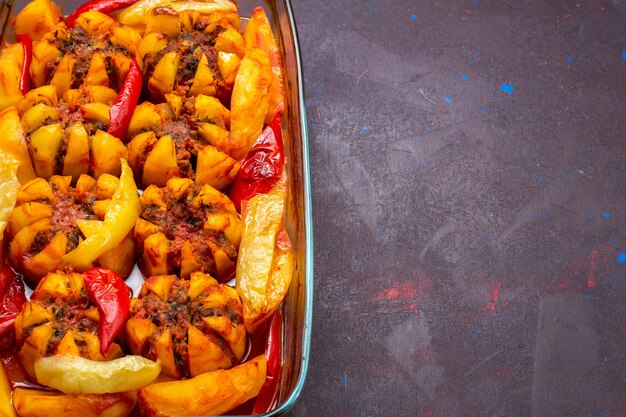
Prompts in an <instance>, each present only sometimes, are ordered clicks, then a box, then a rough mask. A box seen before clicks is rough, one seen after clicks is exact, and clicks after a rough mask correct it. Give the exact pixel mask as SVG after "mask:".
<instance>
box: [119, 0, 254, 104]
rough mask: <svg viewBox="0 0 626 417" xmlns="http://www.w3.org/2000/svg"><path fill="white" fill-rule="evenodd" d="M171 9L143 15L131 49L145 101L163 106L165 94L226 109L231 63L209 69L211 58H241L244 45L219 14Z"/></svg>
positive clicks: (160, 8) (233, 66) (235, 29)
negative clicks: (203, 98) (208, 100)
mask: <svg viewBox="0 0 626 417" xmlns="http://www.w3.org/2000/svg"><path fill="white" fill-rule="evenodd" d="M177 6H178V5H177V4H175V3H171V4H168V5H163V6H158V7H154V8H152V9H151V10H150V11H148V12H147V23H146V25H147V26H146V35H145V36H144V38H143V39H142V40H141V42H140V43H139V45H138V47H137V60H138V63H139V64H140V66H141V68H142V70H143V71H144V75H145V77H146V79H148V92H149V97H150V99H151V100H152V101H153V102H163V101H165V96H166V95H167V94H171V93H174V94H177V95H180V96H196V95H198V94H204V95H208V96H217V97H219V98H220V100H222V101H223V102H224V103H228V102H229V101H230V94H231V91H232V87H233V82H232V80H230V79H231V78H234V77H233V76H232V73H233V69H235V70H236V66H237V65H236V64H237V61H236V60H234V59H228V60H227V63H228V64H227V65H225V64H226V61H224V60H222V62H221V64H222V65H219V64H218V65H215V61H216V60H215V58H216V56H217V55H218V54H220V53H223V54H228V55H230V54H232V55H234V56H237V57H238V58H241V57H242V56H243V55H244V53H245V41H244V37H243V35H242V34H241V33H240V32H239V30H238V25H233V23H232V19H230V18H227V17H226V16H225V15H224V14H221V13H209V14H194V13H191V14H190V13H189V12H178V11H176V8H177ZM131 8H132V6H131ZM123 16H124V13H123V14H122V21H124V18H123ZM193 29H195V30H193ZM190 32H191V33H190ZM223 71H225V72H223Z"/></svg>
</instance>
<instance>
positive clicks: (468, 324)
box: [293, 0, 626, 417]
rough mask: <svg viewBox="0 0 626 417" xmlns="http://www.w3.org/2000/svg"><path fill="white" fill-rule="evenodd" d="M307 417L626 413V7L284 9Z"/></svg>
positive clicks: (302, 404) (491, 1)
mask: <svg viewBox="0 0 626 417" xmlns="http://www.w3.org/2000/svg"><path fill="white" fill-rule="evenodd" d="M293 7H294V11H295V17H296V22H297V27H298V31H299V37H300V44H301V47H302V55H303V56H302V58H303V62H304V77H305V85H306V104H307V110H308V117H309V128H310V143H311V149H310V155H311V160H312V171H311V176H312V182H313V211H314V227H315V272H316V274H315V280H316V281H315V309H314V327H313V344H312V352H311V362H310V369H309V375H308V379H307V383H306V386H305V389H304V392H303V395H302V397H301V399H300V400H299V402H298V403H297V405H296V407H295V408H294V410H293V415H294V416H315V417H317V416H425V417H428V416H452V417H454V416H464V417H472V416H532V417H552V416H555V417H556V416H558V417H567V416H572V417H583V416H626V325H625V319H626V221H625V220H626V118H625V112H624V106H625V100H626V2H620V1H584V0H579V1H578V2H577V1H565V0H544V1H538V0H532V1H522V0H500V1H496V0H463V1H461V0H451V1H433V0H420V1H416V0H395V1H391V0H384V1H383V0H379V1H374V0H368V1H337V0H335V1H325V0H320V1H304V0H293Z"/></svg>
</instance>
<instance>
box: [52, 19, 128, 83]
mask: <svg viewBox="0 0 626 417" xmlns="http://www.w3.org/2000/svg"><path fill="white" fill-rule="evenodd" d="M54 45H55V46H56V47H57V48H58V49H59V50H60V51H61V52H62V53H63V55H65V54H72V56H73V57H74V67H73V70H72V83H71V88H79V87H80V86H81V85H82V84H83V82H84V80H85V76H86V75H87V72H88V71H89V65H90V63H91V57H93V54H94V52H101V53H102V54H104V56H105V62H106V64H107V75H108V76H109V79H110V81H111V86H112V87H114V88H119V87H120V86H121V82H122V80H116V79H112V78H114V77H112V76H114V75H115V74H114V71H112V70H111V67H112V66H111V57H112V56H113V54H114V53H115V52H121V53H122V54H124V55H126V56H130V53H129V52H128V51H127V50H126V48H124V47H123V46H121V45H113V44H112V43H111V41H110V40H109V36H108V35H102V36H97V37H91V36H89V35H88V34H87V32H85V30H84V29H83V28H81V27H80V26H75V27H73V28H72V29H70V30H69V40H65V39H55V41H54ZM61 59H62V58H59V59H58V60H57V61H55V62H54V63H52V65H51V67H50V72H49V78H52V77H53V76H54V70H55V69H56V66H57V64H58V63H59V62H60V61H61Z"/></svg>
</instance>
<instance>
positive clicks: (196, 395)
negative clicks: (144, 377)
mask: <svg viewBox="0 0 626 417" xmlns="http://www.w3.org/2000/svg"><path fill="white" fill-rule="evenodd" d="M266 366H267V365H266V360H265V356H263V355H261V356H257V357H256V358H254V359H252V360H250V361H248V362H245V363H243V364H241V365H239V366H236V367H234V368H232V369H228V370H219V371H213V372H207V373H203V374H200V375H198V376H196V377H195V378H191V379H188V380H184V381H172V382H162V383H158V384H153V385H149V386H147V387H145V388H142V389H140V390H139V391H138V392H137V396H138V400H139V406H140V407H141V409H142V411H143V412H144V413H145V414H146V415H147V416H149V417H166V416H199V415H211V416H214V415H221V414H223V413H225V412H227V411H229V410H232V409H233V408H235V407H237V406H238V405H240V404H243V403H244V402H246V401H248V400H249V399H251V398H254V397H256V396H257V395H258V393H259V391H260V390H261V387H262V386H263V382H264V381H265V374H266V369H267V368H266Z"/></svg>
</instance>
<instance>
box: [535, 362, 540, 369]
mask: <svg viewBox="0 0 626 417" xmlns="http://www.w3.org/2000/svg"><path fill="white" fill-rule="evenodd" d="M533 368H534V369H539V368H541V365H539V364H538V363H536V364H534V365H533Z"/></svg>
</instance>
